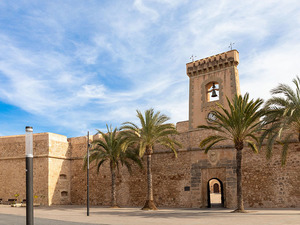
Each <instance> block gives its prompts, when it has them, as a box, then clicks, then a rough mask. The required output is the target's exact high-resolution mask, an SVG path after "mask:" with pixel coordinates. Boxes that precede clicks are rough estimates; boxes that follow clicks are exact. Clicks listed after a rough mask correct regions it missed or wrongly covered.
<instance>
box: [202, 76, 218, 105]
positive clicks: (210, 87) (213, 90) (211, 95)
mask: <svg viewBox="0 0 300 225" xmlns="http://www.w3.org/2000/svg"><path fill="white" fill-rule="evenodd" d="M205 88H206V94H207V97H206V100H207V102H212V101H218V100H219V83H218V82H214V81H213V82H210V83H208V84H207V85H206V86H205Z"/></svg>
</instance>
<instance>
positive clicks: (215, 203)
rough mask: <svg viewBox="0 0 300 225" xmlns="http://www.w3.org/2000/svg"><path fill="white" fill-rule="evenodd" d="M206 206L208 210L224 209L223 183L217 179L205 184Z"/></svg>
mask: <svg viewBox="0 0 300 225" xmlns="http://www.w3.org/2000/svg"><path fill="white" fill-rule="evenodd" d="M207 206H208V208H222V207H224V194H223V183H222V181H220V180H219V179H218V178H212V179H210V180H209V181H208V182H207Z"/></svg>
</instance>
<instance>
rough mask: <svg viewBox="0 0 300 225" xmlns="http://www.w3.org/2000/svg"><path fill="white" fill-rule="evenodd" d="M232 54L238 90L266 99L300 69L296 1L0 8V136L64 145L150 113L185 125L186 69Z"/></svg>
mask: <svg viewBox="0 0 300 225" xmlns="http://www.w3.org/2000/svg"><path fill="white" fill-rule="evenodd" d="M230 42H234V43H235V45H234V48H236V49H237V50H238V51H239V53H240V65H239V67H238V68H239V74H240V85H241V91H242V93H245V92H249V93H250V97H252V98H257V97H261V98H264V99H267V98H269V97H270V94H269V91H270V89H272V88H274V87H276V86H277V84H278V83H288V84H291V85H292V82H291V81H292V79H293V78H294V77H295V76H296V75H299V71H300V63H299V59H300V2H299V1H298V0H295V1H293V0H286V1H282V0H281V1H275V0H274V1H272V0H264V1H257V0H253V1H250V0H245V1H234V0H223V1H222V0H220V1H214V0H212V1H200V0H199V1H187V0H186V1H185V0H135V1H129V0H128V1H127V0H119V1H117V0H116V1H92V0H81V1H79V0H70V1H67V0H65V1H56V0H51V1H38V0H37V1H34V0H27V1H22V0H20V1H10V0H1V1H0V128H1V129H0V135H16V134H23V133H24V129H25V126H26V125H31V126H33V128H34V132H53V133H59V134H63V135H66V136H68V137H74V136H82V135H85V134H86V132H87V131H88V130H89V131H90V132H91V133H95V132H96V131H95V129H101V130H105V124H106V123H107V124H111V125H112V126H120V124H121V123H123V122H125V121H132V122H137V119H136V112H135V110H136V109H139V110H142V111H143V110H145V109H148V108H151V107H153V108H154V109H155V110H159V111H161V112H162V113H165V114H167V115H168V116H170V117H171V122H174V123H176V122H178V121H182V120H187V119H188V77H187V76H186V73H185V64H186V63H188V62H189V61H190V56H191V55H192V54H193V55H196V56H197V58H196V59H200V58H205V57H208V56H211V55H214V54H218V53H221V52H224V51H228V50H229V49H228V46H229V43H230Z"/></svg>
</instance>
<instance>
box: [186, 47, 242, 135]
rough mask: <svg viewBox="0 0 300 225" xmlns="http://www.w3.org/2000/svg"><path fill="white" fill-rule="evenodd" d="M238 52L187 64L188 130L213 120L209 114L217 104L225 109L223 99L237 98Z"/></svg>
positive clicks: (238, 92) (212, 116)
mask: <svg viewBox="0 0 300 225" xmlns="http://www.w3.org/2000/svg"><path fill="white" fill-rule="evenodd" d="M238 64H239V52H238V51H237V50H231V51H228V52H224V53H221V54H218V55H214V56H210V57H207V58H204V59H200V60H197V61H195V62H190V63H187V64H186V73H187V75H188V76H189V78H190V85H189V86H190V90H189V129H190V130H191V129H195V128H197V126H199V125H205V124H209V122H210V121H212V120H214V119H215V118H214V115H213V114H211V113H210V112H212V111H213V109H214V107H215V106H216V104H215V103H216V102H218V103H220V104H222V105H226V104H227V103H226V96H227V97H228V98H229V99H232V98H233V96H234V95H235V94H240V83H239V75H238V69H237V65H238Z"/></svg>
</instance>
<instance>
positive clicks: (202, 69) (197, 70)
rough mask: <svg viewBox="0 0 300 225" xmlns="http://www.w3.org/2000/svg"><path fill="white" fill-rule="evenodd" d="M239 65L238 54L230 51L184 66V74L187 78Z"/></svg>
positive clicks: (235, 51)
mask: <svg viewBox="0 0 300 225" xmlns="http://www.w3.org/2000/svg"><path fill="white" fill-rule="evenodd" d="M238 64H239V52H238V51H237V50H230V51H228V52H223V53H221V54H217V55H213V56H210V57H207V58H204V59H200V60H197V61H195V62H190V63H187V64H186V73H187V75H188V76H189V77H191V76H194V75H197V74H202V73H207V72H210V71H215V70H218V69H222V68H226V67H229V66H233V65H234V66H237V65H238Z"/></svg>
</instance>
